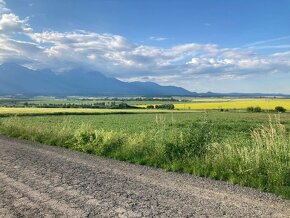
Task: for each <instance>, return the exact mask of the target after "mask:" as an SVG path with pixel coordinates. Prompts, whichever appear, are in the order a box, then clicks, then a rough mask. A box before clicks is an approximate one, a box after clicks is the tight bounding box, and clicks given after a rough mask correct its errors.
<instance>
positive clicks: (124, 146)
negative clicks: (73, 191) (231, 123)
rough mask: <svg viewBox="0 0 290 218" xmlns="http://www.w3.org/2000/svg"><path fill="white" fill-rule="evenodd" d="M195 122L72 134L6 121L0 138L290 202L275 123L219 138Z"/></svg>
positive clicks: (288, 147)
mask: <svg viewBox="0 0 290 218" xmlns="http://www.w3.org/2000/svg"><path fill="white" fill-rule="evenodd" d="M106 116H107V115H106ZM108 116H109V115H108ZM120 116H130V115H120ZM135 116H137V115H135ZM138 116H140V115H138ZM166 116H169V115H166ZM151 118H152V117H151ZM168 118H170V117H167V119H168ZM24 121H25V119H24ZM197 121H198V122H197ZM197 121H196V122H185V124H184V122H182V123H183V125H182V127H180V126H179V125H181V124H182V123H178V121H176V120H174V117H171V120H170V121H169V122H168V121H166V117H165V115H155V119H154V120H153V121H151V128H148V129H142V131H136V132H128V131H125V130H118V131H117V130H109V129H102V128H100V127H98V128H96V127H95V126H92V125H91V124H89V123H87V122H83V124H80V125H78V126H77V128H75V127H74V128H72V126H75V124H74V125H72V122H74V120H73V116H71V117H67V118H65V119H62V120H61V122H52V123H46V124H45V125H37V123H35V122H23V118H20V117H11V118H5V119H4V118H3V119H1V120H0V122H1V123H0V124H1V125H0V133H1V134H5V135H8V136H13V137H18V138H23V139H28V140H33V141H38V142H41V143H46V144H50V145H58V146H63V147H67V148H71V149H74V150H78V151H81V152H86V153H91V154H96V155H99V156H105V157H110V158H114V159H119V160H125V161H129V162H131V163H137V164H145V165H149V166H154V167H160V168H164V169H167V170H171V171H178V172H185V173H192V174H195V175H199V176H206V177H209V178H214V179H220V180H225V181H229V182H230V183H233V184H240V185H244V186H251V187H255V188H258V189H261V190H263V191H267V192H273V193H276V194H277V195H280V196H283V197H286V198H290V137H289V133H288V132H287V131H286V129H285V126H284V125H283V124H281V121H280V118H279V117H276V118H275V119H274V120H269V122H268V124H265V123H264V124H263V125H259V127H255V128H253V129H251V130H249V129H248V134H244V133H246V132H242V133H239V132H234V131H232V132H226V133H227V135H226V134H222V131H223V130H224V129H227V128H226V127H225V126H224V129H223V128H221V126H222V125H220V123H219V122H217V120H215V119H211V120H209V118H208V116H207V115H206V114H205V115H204V116H200V117H199V119H198V120H197ZM242 124H243V122H242ZM229 133H231V134H229Z"/></svg>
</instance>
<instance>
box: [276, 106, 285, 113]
mask: <svg viewBox="0 0 290 218" xmlns="http://www.w3.org/2000/svg"><path fill="white" fill-rule="evenodd" d="M275 111H276V112H280V113H284V112H286V108H284V107H282V106H277V107H275Z"/></svg>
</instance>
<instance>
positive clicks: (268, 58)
mask: <svg viewBox="0 0 290 218" xmlns="http://www.w3.org/2000/svg"><path fill="white" fill-rule="evenodd" d="M1 3H2V6H3V7H4V6H5V2H3V0H0V5H1ZM3 7H2V8H3ZM19 35H22V36H25V37H20V38H21V39H22V40H19V37H18V36H19ZM24 38H25V40H24ZM158 39H159V40H161V38H158V37H154V38H152V40H158ZM255 45H261V42H260V43H258V44H257V43H256V44H255ZM252 46H253V45H252ZM289 56H290V55H289V51H288V52H287V51H286V52H281V53H275V54H272V55H271V54H270V55H258V54H256V53H255V52H253V51H252V50H251V49H248V48H224V47H221V46H219V45H216V44H198V43H186V44H180V45H175V46H172V47H169V48H162V47H154V46H148V45H145V44H136V43H133V42H130V41H128V40H127V39H126V38H125V37H123V36H120V35H113V34H99V33H94V32H87V31H84V30H77V31H72V32H54V31H46V32H35V31H33V29H32V28H31V27H30V25H29V20H28V19H23V20H22V19H20V18H19V17H18V16H16V15H15V14H13V13H9V12H8V13H4V14H2V15H1V14H0V62H5V61H9V60H17V61H18V62H20V63H25V64H28V65H29V66H31V67H32V68H50V69H52V70H55V71H65V70H68V69H72V68H77V67H83V68H87V69H90V70H92V69H94V70H98V71H101V72H103V73H105V74H107V75H109V76H114V77H117V78H120V79H123V80H126V81H134V80H141V81H155V82H159V83H161V84H167V85H169V84H171V85H172V84H175V85H176V84H177V85H181V86H183V85H184V86H187V87H189V86H190V83H193V82H194V81H196V80H199V79H200V78H203V79H216V80H228V81H235V80H242V79H245V78H248V77H251V76H253V75H264V76H266V75H270V74H273V73H274V74H287V73H289V70H290V61H289V60H290V58H289Z"/></svg>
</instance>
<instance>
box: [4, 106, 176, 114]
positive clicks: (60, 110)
mask: <svg viewBox="0 0 290 218" xmlns="http://www.w3.org/2000/svg"><path fill="white" fill-rule="evenodd" d="M161 112H162V113H163V112H164V113H166V112H172V111H169V110H162V111H160V110H155V109H153V110H146V109H90V108H31V107H27V108H25V107H19V108H17V107H0V116H9V115H49V114H51V115H53V114H56V115H57V114H59V115H61V114H63V115H66V114H72V115H73V114H122V113H125V114H126V113H127V114H129V113H161ZM176 112H178V111H176Z"/></svg>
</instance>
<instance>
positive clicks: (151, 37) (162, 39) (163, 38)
mask: <svg viewBox="0 0 290 218" xmlns="http://www.w3.org/2000/svg"><path fill="white" fill-rule="evenodd" d="M149 39H150V40H155V41H164V40H167V39H168V38H165V37H156V36H150V37H149Z"/></svg>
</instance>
